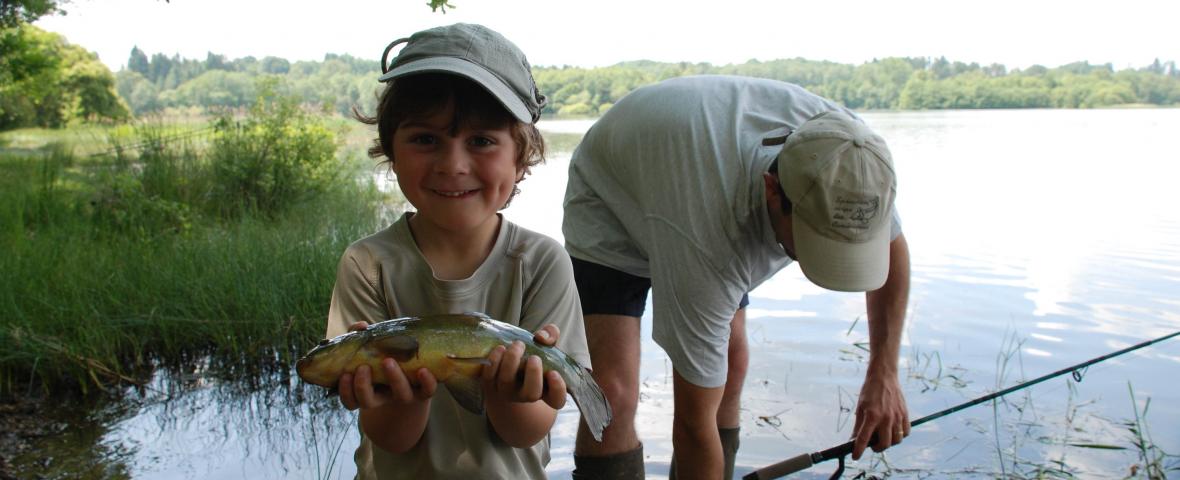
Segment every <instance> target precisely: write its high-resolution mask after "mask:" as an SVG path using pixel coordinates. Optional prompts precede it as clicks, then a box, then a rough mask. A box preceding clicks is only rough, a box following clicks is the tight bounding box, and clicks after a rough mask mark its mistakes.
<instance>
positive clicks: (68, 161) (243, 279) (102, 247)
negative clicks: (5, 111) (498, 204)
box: [0, 102, 395, 395]
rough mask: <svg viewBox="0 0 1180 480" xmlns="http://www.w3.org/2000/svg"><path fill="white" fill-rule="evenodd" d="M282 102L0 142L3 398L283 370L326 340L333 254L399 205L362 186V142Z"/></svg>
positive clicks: (365, 165)
mask: <svg viewBox="0 0 1180 480" xmlns="http://www.w3.org/2000/svg"><path fill="white" fill-rule="evenodd" d="M284 108H285V107H283V106H282V105H280V104H278V103H275V102H272V103H269V104H266V105H263V106H262V107H261V108H259V109H257V110H256V111H255V112H254V113H252V116H251V117H250V118H247V119H239V120H236V121H233V120H231V121H222V122H221V124H220V125H215V124H211V125H205V126H201V125H189V126H179V127H178V126H171V127H165V126H160V125H155V126H147V127H145V126H139V127H133V128H132V131H131V132H130V133H128V132H127V129H128V128H129V127H111V128H109V129H107V130H105V131H104V130H101V129H98V130H95V129H90V130H87V131H86V133H84V134H79V133H78V132H76V131H61V132H53V131H21V132H9V133H6V134H4V135H3V136H2V137H0V147H4V150H2V152H3V153H0V248H2V249H3V250H4V251H5V252H6V254H5V255H2V256H0V271H2V272H4V273H3V275H0V342H3V344H4V345H5V348H4V349H0V395H12V394H23V393H26V392H30V391H34V390H41V391H49V392H56V391H59V390H63V389H64V390H80V391H83V392H88V391H93V390H95V389H96V387H99V388H101V387H103V386H105V385H110V384H112V383H115V382H140V381H142V380H143V379H144V378H145V376H146V374H147V373H148V372H149V371H150V370H151V369H152V368H154V367H157V366H160V365H176V366H182V365H184V364H185V363H186V362H188V361H189V360H190V359H192V358H196V357H204V356H205V355H207V354H212V356H210V357H209V358H212V359H213V361H215V362H218V363H223V364H224V366H227V367H232V368H233V370H231V371H236V370H237V369H239V368H266V367H268V366H279V367H283V366H284V365H287V364H289V363H290V362H291V361H292V358H291V357H292V355H294V354H297V353H298V352H299V351H301V350H302V349H303V348H305V347H306V346H308V345H310V344H312V343H313V342H314V341H315V340H317V339H319V338H320V337H321V336H322V330H323V324H324V316H325V315H326V313H327V308H328V302H329V299H330V294H331V288H332V284H333V282H334V280H335V269H336V262H337V261H338V259H339V255H340V254H341V252H342V251H343V250H344V248H345V247H346V246H347V244H348V243H349V242H351V241H353V240H355V239H357V238H360V237H361V236H364V235H366V234H368V233H371V232H373V231H375V230H376V229H377V228H379V224H380V223H381V219H380V218H379V217H380V214H379V212H380V211H381V210H382V208H383V207H384V206H387V205H388V204H389V203H391V202H395V200H393V199H390V198H386V196H385V195H383V194H382V193H380V192H379V191H377V189H376V188H375V186H374V185H373V184H372V182H370V181H365V180H363V179H366V178H369V177H370V176H369V175H365V172H366V170H367V169H371V168H372V162H371V161H370V160H368V159H367V158H366V159H362V158H361V157H360V155H359V154H358V152H360V151H361V150H362V148H360V147H359V146H356V145H343V144H342V143H341V142H340V141H339V140H338V138H340V137H341V135H340V132H337V131H333V130H332V129H331V128H330V125H329V124H326V123H325V122H323V121H322V120H320V119H318V118H316V117H311V116H306V115H302V114H300V113H298V112H292V111H290V110H284ZM284 117H285V118H284ZM194 131H198V132H201V131H203V132H205V133H202V134H201V135H185V134H184V133H185V132H194ZM88 139H89V140H88ZM96 139H97V140H96ZM102 142H105V145H102V147H103V148H97V146H96V145H95V143H102ZM79 144H85V145H86V146H85V147H84V148H80V146H79ZM115 146H121V147H122V148H117V149H113V148H112V147H115ZM79 150H86V151H87V153H85V154H78V153H76V152H77V151H79ZM94 151H99V152H100V153H102V152H105V153H102V154H100V155H96V156H91V155H90V153H93V152H94ZM358 179H362V180H358Z"/></svg>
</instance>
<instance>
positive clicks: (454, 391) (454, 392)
mask: <svg viewBox="0 0 1180 480" xmlns="http://www.w3.org/2000/svg"><path fill="white" fill-rule="evenodd" d="M443 383H444V384H445V385H446V386H447V391H449V392H451V396H452V397H455V401H456V402H459V405H462V406H463V408H465V409H467V411H469V412H471V413H474V414H476V415H482V414H483V389H482V388H481V387H480V384H479V379H477V378H475V377H467V376H464V375H452V376H451V378H448V379H447V381H446V382H443Z"/></svg>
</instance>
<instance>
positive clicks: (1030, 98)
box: [116, 48, 1180, 115]
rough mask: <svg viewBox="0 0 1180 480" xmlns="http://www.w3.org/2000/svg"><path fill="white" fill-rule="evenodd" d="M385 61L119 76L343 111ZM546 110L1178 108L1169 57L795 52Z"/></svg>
mask: <svg viewBox="0 0 1180 480" xmlns="http://www.w3.org/2000/svg"><path fill="white" fill-rule="evenodd" d="M380 68H381V67H380V62H378V61H375V60H363V59H359V58H355V57H352V56H349V55H333V54H329V55H327V56H325V58H324V60H323V61H300V62H289V61H287V60H284V59H281V58H275V57H265V58H263V59H261V60H260V59H256V58H254V57H245V58H237V59H233V60H230V59H227V58H225V57H224V56H222V55H216V54H213V53H210V54H208V56H206V57H205V59H204V60H198V59H185V58H180V57H178V56H171V57H168V56H165V55H162V54H159V53H157V54H153V55H152V56H151V57H148V56H147V55H146V54H145V52H143V51H142V50H140V49H139V48H135V49H132V51H131V57H130V58H129V59H128V61H127V68H126V69H125V70H121V71H119V72H118V73H117V74H116V80H117V85H118V91H119V94H120V95H121V96H122V97H123V98H124V99H126V100H127V102H128V105H129V106H130V107H131V109H132V111H133V112H135V113H136V114H137V115H138V114H142V113H145V112H150V111H154V110H158V109H160V108H164V107H237V106H242V105H246V104H247V103H249V102H250V101H251V100H252V99H253V96H254V94H253V86H254V83H255V80H256V79H257V77H259V76H263V75H277V76H280V77H282V78H283V79H284V80H285V81H284V82H283V83H284V85H285V86H286V88H287V89H288V90H289V92H290V93H292V94H294V95H296V96H298V97H299V98H303V99H306V100H307V101H309V102H312V103H316V104H319V105H323V106H325V108H326V109H331V110H334V111H336V112H339V113H342V114H347V113H348V112H349V111H350V108H351V107H352V106H353V105H356V106H358V107H360V108H362V109H363V111H372V109H374V108H375V106H376V97H375V94H374V92H375V90H376V88H377V87H378V84H377V82H376V81H375V79H376V76H377V72H379V71H380ZM533 74H534V76H535V77H536V81H537V86H538V87H539V88H540V89H541V92H542V93H545V94H546V95H548V96H549V105H548V106H547V107H546V108H545V112H544V113H548V114H558V115H599V114H601V113H603V112H605V111H606V109H608V108H610V107H611V105H613V104H614V102H616V101H618V100H619V99H620V98H622V97H623V96H624V95H626V94H627V93H628V92H630V91H631V90H634V89H636V88H638V87H641V86H643V85H647V84H651V83H655V82H659V81H661V80H665V79H668V78H672V77H679V76H684V75H702V74H724V75H744V76H750V77H763V78H772V79H776V80H783V81H787V82H791V83H795V84H798V85H801V86H803V87H805V88H807V89H808V90H810V91H812V92H814V93H816V94H819V95H822V96H825V97H828V98H831V99H833V100H835V101H837V102H840V103H842V104H844V105H845V106H847V107H849V108H852V109H887V110H925V109H948V108H1094V107H1108V106H1115V105H1129V104H1143V105H1161V106H1163V105H1178V104H1180V69H1177V68H1176V64H1175V62H1174V61H1169V62H1160V61H1158V60H1157V61H1156V62H1155V63H1153V64H1151V65H1149V66H1146V67H1144V68H1140V69H1126V70H1119V71H1115V69H1114V68H1113V66H1112V65H1110V64H1103V65H1092V64H1089V63H1086V62H1079V63H1071V64H1068V65H1063V66H1060V67H1056V68H1046V67H1041V66H1033V67H1030V68H1026V69H1024V70H1011V71H1009V70H1008V69H1007V68H1005V67H1004V66H1003V65H996V64H993V65H987V66H981V65H979V64H977V63H962V62H952V61H949V60H947V59H946V58H884V59H877V60H873V61H871V62H866V63H863V64H861V65H847V64H841V63H833V62H824V61H815V60H805V59H801V58H795V59H786V60H773V61H765V62H760V61H757V60H750V61H748V62H746V63H742V64H733V65H721V66H715V65H711V64H708V63H684V62H681V63H664V62H651V61H632V62H622V63H618V64H615V65H612V66H609V67H599V68H578V67H569V66H562V67H547V66H534V67H533Z"/></svg>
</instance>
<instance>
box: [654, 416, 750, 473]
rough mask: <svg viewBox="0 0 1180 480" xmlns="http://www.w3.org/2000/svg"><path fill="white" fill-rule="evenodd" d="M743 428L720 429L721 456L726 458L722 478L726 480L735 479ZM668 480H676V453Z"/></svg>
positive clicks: (673, 453) (674, 453) (669, 468)
mask: <svg viewBox="0 0 1180 480" xmlns="http://www.w3.org/2000/svg"><path fill="white" fill-rule="evenodd" d="M741 431H742V427H734V428H718V429H717V433H718V434H720V436H721V454H722V455H724V456H725V467H724V473H722V475H723V476H722V477H721V478H723V479H725V480H731V479H732V478H733V463H734V461H735V459H736V458H737V451H738V446H739V445H740V444H741V443H742V442H741V440H740V437H739V435H738V434H739V433H741ZM668 480H676V452H675V451H673V452H672V465H671V466H670V467H668Z"/></svg>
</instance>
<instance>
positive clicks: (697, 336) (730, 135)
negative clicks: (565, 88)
mask: <svg viewBox="0 0 1180 480" xmlns="http://www.w3.org/2000/svg"><path fill="white" fill-rule="evenodd" d="M830 110H839V111H843V112H845V113H848V114H849V115H852V116H853V117H855V114H853V113H852V112H851V111H849V110H847V109H845V108H844V107H841V106H840V105H837V104H836V103H834V102H832V101H830V100H828V99H825V98H822V97H819V96H817V95H814V94H812V93H810V92H808V91H806V90H804V89H803V88H802V87H799V86H797V85H793V84H790V83H785V82H780V81H774V80H767V79H757V78H747V77H733V76H712V75H710V76H694V77H680V78H674V79H671V80H667V81H664V82H661V83H658V84H655V85H649V86H646V87H642V88H639V89H637V90H635V91H633V92H631V93H630V94H628V95H627V96H626V97H624V98H623V99H621V100H620V101H619V102H618V103H616V104H615V105H614V106H613V107H612V108H611V109H610V110H609V111H607V113H606V114H605V115H603V117H602V118H601V119H599V120H598V122H597V123H595V125H594V126H593V127H592V128H591V129H590V130H589V131H588V132H587V133H586V136H585V137H584V138H583V139H582V142H581V144H580V145H579V146H578V148H577V150H576V151H575V152H574V155H573V158H572V160H571V161H570V169H569V184H568V186H567V189H566V197H565V216H564V222H563V225H562V232H563V234H564V236H565V242H566V250H568V251H569V253H570V255H571V256H573V257H575V258H578V259H581V260H586V261H589V262H593V263H597V264H600V265H605V266H608V267H612V268H614V269H616V270H620V271H623V272H626V273H629V274H631V275H636V276H640V277H647V278H651V280H652V290H653V292H652V302H653V310H654V311H653V317H654V318H653V333H652V335H653V337H654V339H655V341H656V343H657V344H659V345H660V346H661V347H663V349H664V350H665V351H666V352H667V353H668V356H669V357H671V359H672V364H673V365H674V366H675V368H676V370H677V372H678V373H679V374H680V375H681V376H683V377H684V378H685V379H686V380H688V381H689V382H691V383H693V384H695V385H698V386H703V387H717V386H721V385H724V384H725V378H726V371H727V367H726V365H727V345H728V341H729V328H730V325H729V323H730V320H731V319H732V318H733V314H734V312H735V311H737V308H738V302H739V301H740V299H741V297H742V295H744V294H746V293H747V292H749V291H750V290H753V289H754V287H756V286H758V285H759V284H760V283H762V282H763V281H765V280H766V279H768V278H770V276H772V275H773V274H774V273H775V272H777V271H779V270H780V269H782V268H783V267H785V266H786V265H787V264H789V263H790V261H791V260H790V258H789V257H787V256H786V254H785V252H784V251H783V249H782V247H781V246H780V245H779V244H778V242H777V241H776V239H775V236H774V230H773V228H772V226H771V223H770V218H769V216H768V214H767V211H766V195H765V191H764V183H763V179H762V174H763V173H764V172H766V171H767V169H768V168H769V167H770V164H771V162H773V161H774V159H775V157H776V156H777V155H778V153H779V152H780V151H781V150H782V146H781V145H773V146H763V144H762V141H763V139H765V138H770V137H781V136H782V135H785V134H786V133H788V132H790V131H792V130H794V129H795V128H797V127H798V126H799V125H800V124H802V123H803V122H804V121H806V120H807V119H809V118H811V117H812V116H814V115H816V114H818V113H821V112H825V111H830ZM897 228H898V227H897V226H896V222H895V228H894V230H895V236H896V232H898V231H899V230H898V229H897Z"/></svg>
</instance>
